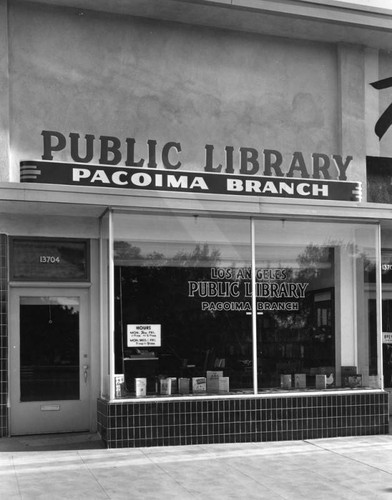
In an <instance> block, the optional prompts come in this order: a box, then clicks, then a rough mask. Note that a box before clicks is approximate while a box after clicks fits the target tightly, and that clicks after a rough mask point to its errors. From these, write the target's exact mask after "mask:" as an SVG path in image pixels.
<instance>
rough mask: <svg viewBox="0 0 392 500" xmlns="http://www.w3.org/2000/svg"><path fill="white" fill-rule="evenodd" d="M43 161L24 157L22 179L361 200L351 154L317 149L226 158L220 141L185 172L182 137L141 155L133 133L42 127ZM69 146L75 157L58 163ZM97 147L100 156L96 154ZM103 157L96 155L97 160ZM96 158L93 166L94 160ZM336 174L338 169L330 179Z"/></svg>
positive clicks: (247, 151)
mask: <svg viewBox="0 0 392 500" xmlns="http://www.w3.org/2000/svg"><path fill="white" fill-rule="evenodd" d="M41 135H42V137H43V154H42V159H41V160H40V161H22V162H21V164H20V177H21V182H35V183H46V184H65V185H79V186H100V187H114V188H125V189H144V190H146V189H147V190H158V191H177V192H179V191H180V192H194V193H211V194H240V195H253V196H263V197H281V198H303V199H325V200H342V201H356V202H358V201H360V200H361V183H359V182H349V181H347V175H346V172H347V169H348V168H349V166H350V164H351V162H352V159H353V158H352V157H351V156H346V157H343V156H341V155H326V154H322V153H313V154H311V155H310V158H305V156H304V155H303V154H302V153H301V152H298V151H296V152H294V153H293V154H292V155H291V158H290V159H289V160H287V158H286V159H284V157H283V154H282V153H281V152H280V151H277V150H272V149H262V150H257V149H255V148H249V147H240V148H238V149H237V150H236V149H235V148H234V147H233V146H226V147H225V148H224V151H223V158H224V161H223V162H221V163H219V162H217V161H216V160H215V152H216V151H215V147H214V146H213V145H211V144H207V145H205V147H204V163H203V164H201V165H200V171H199V170H197V171H185V170H182V167H183V166H184V164H186V154H185V152H184V151H183V148H182V146H181V143H179V142H167V143H164V144H161V145H160V144H158V143H157V141H156V140H153V139H149V140H147V143H145V144H143V145H139V149H140V148H141V147H142V148H143V150H144V152H145V154H144V157H137V156H136V151H135V146H136V140H135V139H134V138H126V139H125V141H121V140H120V139H118V138H117V137H113V136H99V137H98V138H96V137H95V136H94V135H92V134H87V135H85V136H84V138H81V137H80V135H79V134H77V133H70V134H69V136H68V138H67V137H66V136H64V135H63V134H62V133H60V132H55V131H48V130H43V131H42V133H41ZM60 151H67V152H69V154H70V157H71V158H72V160H73V161H74V162H75V163H64V162H57V161H55V156H54V155H55V154H56V153H59V152H60ZM97 152H98V153H99V154H97ZM97 159H98V161H97ZM94 161H96V162H97V163H95V164H93V163H91V162H94ZM332 172H334V173H335V176H336V173H337V175H338V180H333V179H332V177H333V174H332Z"/></svg>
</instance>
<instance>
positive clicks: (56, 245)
mask: <svg viewBox="0 0 392 500" xmlns="http://www.w3.org/2000/svg"><path fill="white" fill-rule="evenodd" d="M10 255H11V275H10V279H11V281H52V282H53V281H56V282H59V281H88V280H89V242H88V240H75V239H68V238H24V237H15V238H11V240H10Z"/></svg>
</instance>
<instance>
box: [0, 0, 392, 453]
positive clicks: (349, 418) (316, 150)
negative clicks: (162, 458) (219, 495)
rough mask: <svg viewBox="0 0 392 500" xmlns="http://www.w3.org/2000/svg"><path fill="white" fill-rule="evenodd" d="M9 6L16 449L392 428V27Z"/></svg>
mask: <svg viewBox="0 0 392 500" xmlns="http://www.w3.org/2000/svg"><path fill="white" fill-rule="evenodd" d="M0 13H1V15H0V22H1V24H2V26H1V28H2V29H1V30H0V33H1V35H0V36H1V44H0V51H1V52H0V68H1V71H0V109H1V113H0V124H1V129H0V144H1V148H0V162H1V163H0V165H1V168H0V180H1V183H0V210H1V217H0V257H1V280H0V286H1V330H0V342H1V344H0V386H1V399H0V434H1V435H2V436H8V435H18V434H37V433H50V432H72V431H86V430H90V431H96V430H98V432H99V433H100V435H101V436H102V439H103V440H104V441H105V443H106V444H107V446H108V447H126V446H154V445H177V444H178V445H180V444H196V443H211V442H214V443H224V442H241V441H266V440H284V439H307V438H319V437H333V436H346V435H364V434H381V433H387V432H388V416H389V412H388V388H389V387H390V386H392V380H391V377H392V323H391V322H390V317H392V287H391V283H392V225H391V222H390V206H391V203H392V188H391V187H390V186H391V180H392V167H391V165H392V160H391V158H392V141H391V137H392V136H391V134H392V129H390V125H391V124H392V112H391V110H390V105H391V102H392V56H391V49H392V13H391V12H390V11H387V10H383V9H379V8H369V7H361V6H358V5H356V6H352V5H350V4H348V3H345V2H337V1H334V0H329V1H324V2H321V1H316V0H314V1H309V0H306V1H305V0H292V1H283V0H276V1H273V2H272V1H269V0H259V1H252V0H245V1H242V0H241V1H240V0H238V1H237V0H233V1H230V2H226V1H210V0H204V1H185V0H176V1H174V0H165V1H162V0H159V1H156V0H155V1H154V0H143V1H138V0H132V1H122V0H111V1H110V2H107V1H105V2H104V1H101V0H95V1H94V2H90V1H88V0H74V1H71V0H55V1H50V2H49V1H48V2H45V1H43V2H41V3H36V2H33V1H17V0H12V1H8V2H7V1H3V0H1V1H0Z"/></svg>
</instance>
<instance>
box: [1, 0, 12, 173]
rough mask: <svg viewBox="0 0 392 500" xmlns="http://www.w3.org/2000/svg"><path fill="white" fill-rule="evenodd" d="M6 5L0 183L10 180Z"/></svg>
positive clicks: (5, 8) (3, 17) (4, 6)
mask: <svg viewBox="0 0 392 500" xmlns="http://www.w3.org/2000/svg"><path fill="white" fill-rule="evenodd" d="M9 122H10V120H9V58H8V5H7V0H0V182H7V181H9V180H10V174H9V172H10V165H9V129H10V127H9V124H10V123H9Z"/></svg>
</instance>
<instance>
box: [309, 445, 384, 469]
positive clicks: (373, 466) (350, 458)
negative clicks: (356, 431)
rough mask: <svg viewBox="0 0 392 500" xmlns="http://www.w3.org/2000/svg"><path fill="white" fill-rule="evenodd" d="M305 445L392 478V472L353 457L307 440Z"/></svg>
mask: <svg viewBox="0 0 392 500" xmlns="http://www.w3.org/2000/svg"><path fill="white" fill-rule="evenodd" d="M305 442H306V443H308V444H310V445H312V446H315V447H316V448H320V449H322V450H324V451H327V452H330V453H333V454H334V455H337V456H338V457H343V458H346V459H347V460H351V462H356V463H357V464H361V465H365V466H366V467H369V468H370V469H374V470H376V471H378V472H383V473H385V474H388V475H389V476H392V472H389V471H387V470H385V469H381V468H380V467H376V466H375V465H371V464H367V463H366V462H363V461H361V460H358V459H357V458H353V457H350V456H348V455H345V454H344V453H339V452H337V451H335V450H331V449H330V448H325V447H323V446H320V445H319V444H317V443H313V442H311V441H308V440H305Z"/></svg>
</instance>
